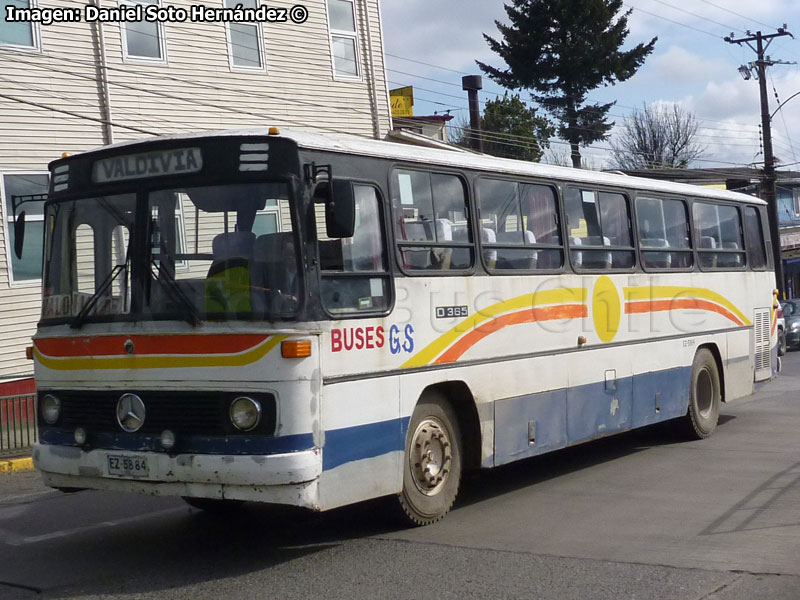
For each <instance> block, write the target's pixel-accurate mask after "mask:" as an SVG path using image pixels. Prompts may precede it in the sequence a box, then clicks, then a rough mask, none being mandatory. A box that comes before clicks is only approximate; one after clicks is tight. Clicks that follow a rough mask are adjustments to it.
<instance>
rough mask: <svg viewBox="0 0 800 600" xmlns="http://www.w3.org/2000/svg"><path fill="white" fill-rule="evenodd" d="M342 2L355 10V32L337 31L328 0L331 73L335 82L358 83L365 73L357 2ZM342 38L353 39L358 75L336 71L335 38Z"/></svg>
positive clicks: (346, 0)
mask: <svg viewBox="0 0 800 600" xmlns="http://www.w3.org/2000/svg"><path fill="white" fill-rule="evenodd" d="M340 1H342V2H348V3H349V4H350V7H351V8H352V10H353V28H354V29H353V31H347V30H344V29H335V28H334V27H333V24H332V23H331V11H330V3H329V1H328V0H325V17H326V20H327V24H328V47H329V48H330V51H331V73H332V74H333V80H334V81H348V82H356V81H362V80H363V77H364V75H363V73H364V69H363V67H362V65H361V44H360V41H359V36H358V20H359V19H358V11H357V10H356V2H355V0H340ZM334 37H340V38H347V39H352V40H353V44H354V49H355V57H356V74H355V75H348V74H346V73H338V72H337V71H336V57H335V55H334V51H333V38H334Z"/></svg>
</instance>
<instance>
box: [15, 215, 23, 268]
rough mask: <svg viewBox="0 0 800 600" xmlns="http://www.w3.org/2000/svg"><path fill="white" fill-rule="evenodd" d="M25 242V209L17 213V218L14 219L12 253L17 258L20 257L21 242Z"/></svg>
mask: <svg viewBox="0 0 800 600" xmlns="http://www.w3.org/2000/svg"><path fill="white" fill-rule="evenodd" d="M24 242H25V211H24V210H23V211H22V212H21V213H19V216H18V217H17V220H16V221H14V254H16V255H17V258H18V259H22V244H23V243H24Z"/></svg>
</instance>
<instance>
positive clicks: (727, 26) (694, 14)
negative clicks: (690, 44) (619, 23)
mask: <svg viewBox="0 0 800 600" xmlns="http://www.w3.org/2000/svg"><path fill="white" fill-rule="evenodd" d="M653 2H658V3H659V4H663V5H664V6H668V7H669V8H672V9H674V10H677V11H680V12H682V13H686V14H687V15H691V16H692V17H696V18H698V19H702V20H703V21H708V22H709V23H714V25H719V26H720V27H724V28H725V29H728V30H731V31H741V32H742V33H745V31H744V29H739V28H738V27H731V26H730V25H725V23H720V22H719V21H715V20H714V19H709V18H708V17H704V16H703V15H698V14H697V13H693V12H690V11H688V10H685V9H683V8H679V7H677V6H675V5H673V4H670V3H668V2H664V0H653Z"/></svg>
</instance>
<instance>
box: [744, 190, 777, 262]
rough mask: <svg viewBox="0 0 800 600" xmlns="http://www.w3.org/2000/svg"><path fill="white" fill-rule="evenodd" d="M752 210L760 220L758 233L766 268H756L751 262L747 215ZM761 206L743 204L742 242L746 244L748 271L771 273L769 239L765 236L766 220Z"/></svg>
mask: <svg viewBox="0 0 800 600" xmlns="http://www.w3.org/2000/svg"><path fill="white" fill-rule="evenodd" d="M748 208H750V209H752V210H753V211H754V212H755V215H756V218H757V219H758V227H759V229H758V233H759V235H760V236H761V244H762V246H761V249H762V251H763V252H764V266H763V267H759V268H756V267H754V266H753V265H752V263H751V261H750V246H749V244H748V243H747V225H746V224H745V214H746V213H747V209H748ZM759 208H760V206H759V205H757V204H743V205H742V211H741V214H742V238H743V239H742V241H743V242H744V252H745V262H746V264H747V269H748V270H750V271H756V272H760V271H769V270H770V267H769V249H768V248H767V238H766V236H765V235H764V225H765V220H764V219H763V218H762V212H761V211H760V210H759Z"/></svg>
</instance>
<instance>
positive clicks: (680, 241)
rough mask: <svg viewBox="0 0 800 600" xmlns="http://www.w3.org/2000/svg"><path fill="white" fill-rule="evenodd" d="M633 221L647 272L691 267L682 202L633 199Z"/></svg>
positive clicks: (687, 223) (690, 252) (691, 259)
mask: <svg viewBox="0 0 800 600" xmlns="http://www.w3.org/2000/svg"><path fill="white" fill-rule="evenodd" d="M636 222H637V224H638V226H639V246H640V247H641V249H642V261H643V263H644V266H645V267H646V268H648V269H688V268H691V267H692V264H693V257H692V248H691V245H690V243H689V217H688V213H687V211H686V204H685V203H684V202H683V201H682V200H673V199H666V200H665V199H661V198H648V197H644V196H639V197H638V198H637V199H636Z"/></svg>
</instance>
